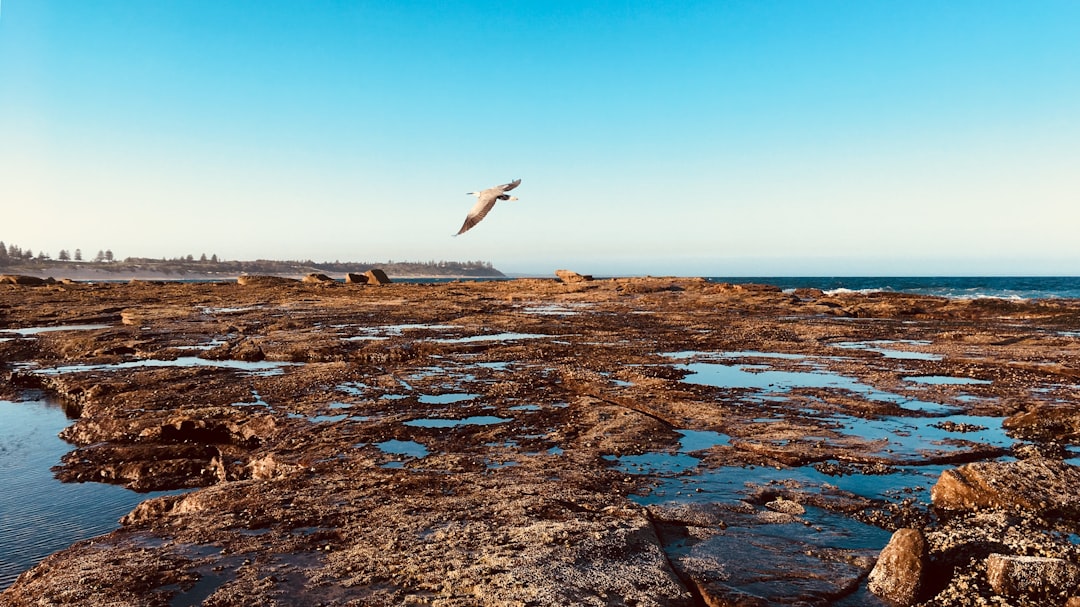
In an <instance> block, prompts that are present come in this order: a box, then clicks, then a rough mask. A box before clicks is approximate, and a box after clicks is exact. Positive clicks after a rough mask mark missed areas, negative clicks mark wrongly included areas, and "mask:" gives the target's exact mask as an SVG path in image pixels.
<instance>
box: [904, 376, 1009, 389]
mask: <svg viewBox="0 0 1080 607" xmlns="http://www.w3.org/2000/svg"><path fill="white" fill-rule="evenodd" d="M904 381H909V382H913V383H916V384H928V385H931V386H968V385H990V384H992V383H993V382H992V381H990V380H988V379H975V378H973V377H951V376H949V375H912V376H910V377H905V378H904Z"/></svg>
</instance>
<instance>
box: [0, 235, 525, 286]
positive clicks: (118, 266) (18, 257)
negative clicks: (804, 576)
mask: <svg viewBox="0 0 1080 607" xmlns="http://www.w3.org/2000/svg"><path fill="white" fill-rule="evenodd" d="M0 251H2V252H0V273H8V274H22V275H27V276H37V277H40V278H48V277H53V278H57V279H60V278H70V279H73V280H130V279H133V278H137V279H156V280H162V279H163V280H230V279H234V278H236V277H238V276H242V275H245V274H270V275H274V276H284V277H302V276H306V275H308V274H312V273H323V274H330V275H340V276H344V275H345V274H347V273H358V274H363V273H364V272H367V271H368V270H372V269H381V270H382V271H384V272H386V274H387V275H389V276H390V277H391V278H504V277H505V275H504V274H503V273H502V272H500V271H499V270H497V269H495V268H494V267H493V266H492V264H491V262H488V261H435V260H432V261H424V262H421V261H392V260H388V261H385V262H378V263H376V262H366V261H363V262H353V261H332V262H331V261H324V262H315V261H311V260H304V261H297V260H291V261H279V260H270V259H256V260H253V261H233V260H222V259H219V258H218V256H217V255H216V254H213V255H210V256H207V255H206V254H202V255H200V256H199V257H196V256H194V255H186V256H182V257H174V258H171V259H168V258H164V257H162V258H150V257H126V258H124V259H122V260H120V259H116V258H115V256H114V255H113V253H112V251H111V250H101V251H98V252H97V254H96V255H94V256H93V257H90V258H89V259H84V258H83V254H82V251H80V250H79V249H75V252H74V254H72V253H69V252H68V251H67V250H62V251H60V253H59V254H58V256H57V257H56V258H55V259H54V258H53V257H52V256H50V255H49V254H48V253H44V252H38V253H37V254H35V253H34V252H33V250H32V249H22V248H21V247H19V246H17V245H4V243H3V242H2V241H0Z"/></svg>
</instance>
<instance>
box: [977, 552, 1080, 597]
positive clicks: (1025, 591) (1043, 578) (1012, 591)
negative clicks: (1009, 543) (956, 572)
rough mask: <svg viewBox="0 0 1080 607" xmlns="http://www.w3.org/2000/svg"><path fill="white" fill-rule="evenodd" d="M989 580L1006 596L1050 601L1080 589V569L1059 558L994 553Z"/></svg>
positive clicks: (987, 574) (989, 558)
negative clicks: (1051, 598)
mask: <svg viewBox="0 0 1080 607" xmlns="http://www.w3.org/2000/svg"><path fill="white" fill-rule="evenodd" d="M986 578H987V581H989V582H990V586H991V587H992V588H993V589H994V592H996V593H998V594H1001V595H1004V596H1028V597H1041V598H1050V597H1052V596H1057V595H1061V594H1073V593H1075V592H1077V591H1078V590H1080V567H1078V566H1077V565H1075V564H1073V563H1070V562H1069V561H1066V560H1064V559H1057V558H1049V557H1041V556H1011V555H1005V554H991V555H990V556H989V557H987V559H986Z"/></svg>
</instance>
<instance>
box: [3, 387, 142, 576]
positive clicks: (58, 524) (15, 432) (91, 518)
mask: <svg viewBox="0 0 1080 607" xmlns="http://www.w3.org/2000/svg"><path fill="white" fill-rule="evenodd" d="M70 423H71V420H69V419H67V417H66V416H65V415H64V412H63V410H61V408H60V407H59V406H58V405H55V404H53V403H50V402H48V401H44V400H32V401H25V402H11V401H5V400H0V487H3V488H4V489H3V491H0V591H2V590H4V589H5V588H7V587H8V586H10V585H11V583H12V582H14V581H15V578H16V577H18V575H19V574H20V573H22V572H23V571H25V570H26V569H29V568H30V567H33V566H34V564H36V563H37V562H38V561H40V560H41V559H43V558H45V557H46V556H48V555H49V554H51V553H53V552H56V551H57V550H61V549H63V548H67V547H68V546H70V545H71V544H73V543H75V542H77V541H80V540H84V539H88V538H91V537H95V536H98V535H102V534H105V533H108V532H110V531H112V530H114V529H116V528H117V527H119V523H118V521H119V519H120V517H122V516H124V515H125V514H127V513H128V512H130V511H131V510H132V509H133V508H134V507H135V506H136V505H137V504H139V502H141V501H143V500H145V499H147V498H149V497H151V496H153V495H162V494H161V493H154V494H146V493H141V494H140V493H135V492H133V491H129V490H127V489H124V488H123V487H119V486H116V485H105V484H101V483H61V482H60V481H58V480H56V479H55V478H54V477H53V474H52V472H51V471H50V468H51V467H52V466H55V465H57V464H59V463H60V457H61V456H63V455H64V454H65V453H67V452H68V451H71V449H72V448H73V447H72V446H71V445H69V444H67V443H65V442H64V441H62V440H60V438H59V437H58V436H57V433H59V432H60V431H61V430H62V429H64V427H65V426H67V425H69V424H70Z"/></svg>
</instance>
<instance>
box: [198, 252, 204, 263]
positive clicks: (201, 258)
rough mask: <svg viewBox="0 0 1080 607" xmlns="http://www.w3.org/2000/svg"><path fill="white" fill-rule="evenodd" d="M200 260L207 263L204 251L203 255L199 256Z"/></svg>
mask: <svg viewBox="0 0 1080 607" xmlns="http://www.w3.org/2000/svg"><path fill="white" fill-rule="evenodd" d="M199 261H201V262H203V263H206V253H203V254H202V255H201V256H200V257H199Z"/></svg>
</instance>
